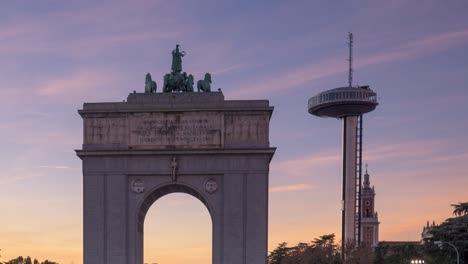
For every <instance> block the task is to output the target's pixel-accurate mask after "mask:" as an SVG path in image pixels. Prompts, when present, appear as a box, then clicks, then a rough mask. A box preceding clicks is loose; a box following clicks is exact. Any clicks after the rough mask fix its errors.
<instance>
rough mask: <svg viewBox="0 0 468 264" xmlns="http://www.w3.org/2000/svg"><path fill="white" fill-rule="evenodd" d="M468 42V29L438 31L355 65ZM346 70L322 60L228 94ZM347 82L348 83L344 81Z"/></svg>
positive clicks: (259, 91)
mask: <svg viewBox="0 0 468 264" xmlns="http://www.w3.org/2000/svg"><path fill="white" fill-rule="evenodd" d="M467 41H468V30H462V31H454V32H445V33H438V34H434V35H429V36H427V37H425V38H422V39H419V40H415V41H411V42H408V43H406V44H403V45H401V46H399V47H397V48H395V49H393V50H389V51H384V52H381V53H378V54H375V55H368V56H365V57H362V58H359V60H357V63H356V65H355V68H356V69H357V68H363V67H367V66H371V65H376V64H381V63H389V62H392V61H397V60H403V59H408V58H415V57H418V56H422V55H424V54H427V53H435V52H437V51H439V50H443V49H448V48H451V47H453V46H456V45H461V44H463V43H466V42H467ZM344 71H346V64H345V63H344V61H343V59H342V58H337V57H334V58H330V59H326V60H323V61H321V62H319V63H314V64H310V65H306V66H301V67H300V68H296V69H293V70H290V71H287V72H283V73H277V74H275V75H274V76H277V77H273V78H270V79H268V80H266V81H265V80H262V81H261V82H257V83H254V84H251V85H245V86H243V87H244V89H242V90H239V89H238V90H235V91H234V92H231V93H229V96H232V97H252V96H260V95H264V94H266V93H271V92H274V91H286V90H291V89H295V88H296V87H297V86H299V85H302V84H304V83H307V82H311V81H314V80H317V79H321V78H324V77H329V76H332V75H335V74H337V73H342V72H344ZM343 85H345V84H343Z"/></svg>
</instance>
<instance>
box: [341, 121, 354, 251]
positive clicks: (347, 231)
mask: <svg viewBox="0 0 468 264" xmlns="http://www.w3.org/2000/svg"><path fill="white" fill-rule="evenodd" d="M357 125H358V117H357V116H346V117H343V176H342V177H343V178H342V180H343V190H342V200H343V201H342V202H343V208H342V210H343V212H342V221H343V226H342V243H343V246H344V247H345V246H346V244H348V243H350V242H351V243H353V242H355V238H356V153H357V152H356V150H357V149H356V146H357V143H358V142H357Z"/></svg>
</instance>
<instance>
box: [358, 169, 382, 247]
mask: <svg viewBox="0 0 468 264" xmlns="http://www.w3.org/2000/svg"><path fill="white" fill-rule="evenodd" d="M361 195H362V196H361V197H362V205H361V208H362V211H361V212H362V215H361V230H362V233H361V241H362V242H361V243H362V244H363V245H365V244H367V245H370V246H372V247H375V246H377V243H378V242H379V224H380V223H379V217H378V215H377V212H376V211H375V207H374V206H375V189H374V186H372V187H370V181H369V173H367V165H366V174H365V175H364V183H363V186H362V193H361Z"/></svg>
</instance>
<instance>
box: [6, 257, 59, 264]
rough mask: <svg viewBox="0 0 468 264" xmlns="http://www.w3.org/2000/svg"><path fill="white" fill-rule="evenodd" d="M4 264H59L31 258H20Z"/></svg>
mask: <svg viewBox="0 0 468 264" xmlns="http://www.w3.org/2000/svg"><path fill="white" fill-rule="evenodd" d="M0 263H2V262H0ZM3 264H58V263H57V262H54V261H49V260H44V261H43V262H39V261H38V260H37V259H34V261H32V260H31V257H29V256H28V257H26V258H23V257H22V256H19V257H17V258H15V259H12V260H9V261H6V262H3Z"/></svg>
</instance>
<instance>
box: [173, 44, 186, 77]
mask: <svg viewBox="0 0 468 264" xmlns="http://www.w3.org/2000/svg"><path fill="white" fill-rule="evenodd" d="M183 56H185V51H182V52H180V51H179V44H177V45H176V48H175V50H173V51H172V66H171V69H172V72H174V73H180V72H182V57H183Z"/></svg>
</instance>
